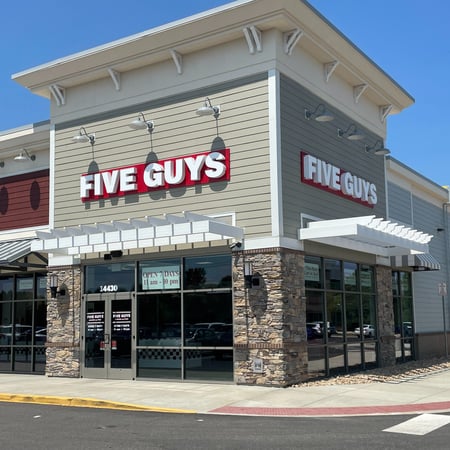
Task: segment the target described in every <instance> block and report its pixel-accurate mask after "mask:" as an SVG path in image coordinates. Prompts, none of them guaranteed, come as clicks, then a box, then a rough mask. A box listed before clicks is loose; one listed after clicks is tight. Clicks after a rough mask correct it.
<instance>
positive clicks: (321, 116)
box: [305, 103, 334, 122]
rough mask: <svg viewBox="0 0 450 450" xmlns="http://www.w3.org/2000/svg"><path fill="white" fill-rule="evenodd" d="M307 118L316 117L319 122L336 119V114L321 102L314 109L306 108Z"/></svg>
mask: <svg viewBox="0 0 450 450" xmlns="http://www.w3.org/2000/svg"><path fill="white" fill-rule="evenodd" d="M305 119H306V120H311V119H314V120H316V121H317V122H331V121H332V120H334V116H333V114H331V113H330V112H329V111H328V110H327V108H326V107H325V105H324V104H323V103H319V104H318V105H317V107H316V109H315V110H314V111H311V110H310V109H307V108H305Z"/></svg>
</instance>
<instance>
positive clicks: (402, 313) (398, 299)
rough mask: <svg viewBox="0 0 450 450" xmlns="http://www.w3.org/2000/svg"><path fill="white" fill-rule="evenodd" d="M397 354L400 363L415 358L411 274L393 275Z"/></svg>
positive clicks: (400, 273)
mask: <svg viewBox="0 0 450 450" xmlns="http://www.w3.org/2000/svg"><path fill="white" fill-rule="evenodd" d="M392 293H393V300H394V323H395V352H396V357H397V360H398V361H400V362H401V361H407V360H409V359H411V358H413V357H414V311H413V298H412V289H411V273H410V272H393V273H392Z"/></svg>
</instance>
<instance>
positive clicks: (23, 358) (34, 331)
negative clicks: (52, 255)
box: [0, 273, 47, 373]
mask: <svg viewBox="0 0 450 450" xmlns="http://www.w3.org/2000/svg"><path fill="white" fill-rule="evenodd" d="M46 282H47V278H46V274H43V273H34V274H31V273H27V274H17V275H12V276H9V277H2V278H0V371H15V372H24V373H30V372H39V373H43V372H44V371H45V342H46V340H47V303H46V293H47V284H46Z"/></svg>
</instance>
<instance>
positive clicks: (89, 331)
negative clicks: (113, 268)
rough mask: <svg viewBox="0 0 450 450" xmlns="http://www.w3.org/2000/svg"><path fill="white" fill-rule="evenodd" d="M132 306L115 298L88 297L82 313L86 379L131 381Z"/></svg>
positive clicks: (129, 301) (111, 296) (122, 299)
mask: <svg viewBox="0 0 450 450" xmlns="http://www.w3.org/2000/svg"><path fill="white" fill-rule="evenodd" d="M131 308H132V303H131V299H130V298H129V296H128V295H127V296H126V298H118V295H107V296H105V295H101V296H95V297H94V296H88V297H87V298H86V301H85V312H84V335H83V336H82V338H83V342H84V365H83V376H85V377H87V378H112V379H132V378H133V363H132V346H133V339H132V338H133V334H132V310H131Z"/></svg>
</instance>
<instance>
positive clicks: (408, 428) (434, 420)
mask: <svg viewBox="0 0 450 450" xmlns="http://www.w3.org/2000/svg"><path fill="white" fill-rule="evenodd" d="M449 423H450V416H445V415H442V414H421V415H420V416H417V417H414V418H412V419H409V420H407V421H406V422H402V423H399V424H398V425H394V426H393V427H390V428H386V429H384V430H383V431H386V432H388V433H403V434H415V435H417V436H423V435H425V434H428V433H431V432H432V431H434V430H437V429H438V428H441V427H443V426H444V425H447V424H449Z"/></svg>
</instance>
